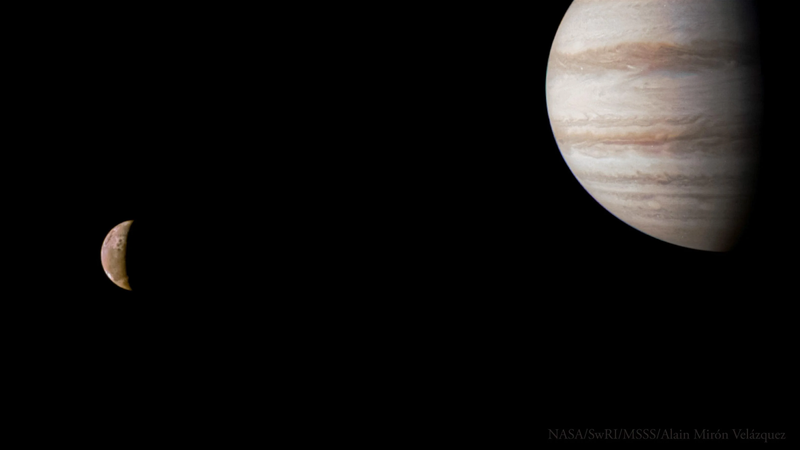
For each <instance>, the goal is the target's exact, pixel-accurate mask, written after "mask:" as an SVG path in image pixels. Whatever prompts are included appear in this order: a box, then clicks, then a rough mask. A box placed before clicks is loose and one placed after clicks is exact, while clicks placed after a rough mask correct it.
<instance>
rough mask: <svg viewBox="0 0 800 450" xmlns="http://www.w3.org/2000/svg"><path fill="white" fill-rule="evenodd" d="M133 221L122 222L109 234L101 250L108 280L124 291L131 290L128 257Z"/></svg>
mask: <svg viewBox="0 0 800 450" xmlns="http://www.w3.org/2000/svg"><path fill="white" fill-rule="evenodd" d="M132 223H133V221H132V220H128V221H126V222H122V223H121V224H119V225H117V226H115V227H114V228H112V229H111V231H109V232H108V234H107V235H106V239H105V240H104V241H103V248H102V249H101V250H100V261H101V262H102V263H103V270H105V272H106V275H107V276H108V278H109V279H110V280H111V281H113V282H114V284H116V285H117V286H119V287H121V288H122V289H126V290H129V291H130V290H131V285H130V283H129V282H128V268H127V263H126V255H127V253H128V232H129V231H130V229H131V224H132Z"/></svg>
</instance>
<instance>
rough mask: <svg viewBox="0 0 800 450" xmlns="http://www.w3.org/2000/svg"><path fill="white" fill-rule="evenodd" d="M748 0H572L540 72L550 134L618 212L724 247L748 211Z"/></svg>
mask: <svg viewBox="0 0 800 450" xmlns="http://www.w3.org/2000/svg"><path fill="white" fill-rule="evenodd" d="M751 8H752V4H751V2H750V1H749V0H575V1H574V2H573V4H572V6H571V7H570V8H569V10H568V11H567V14H566V15H565V17H564V19H563V21H562V23H561V26H560V27H559V29H558V33H557V34H556V37H555V40H554V42H553V46H552V50H551V53H550V61H549V63H548V69H547V106H548V111H549V114H550V122H551V125H552V128H553V134H554V135H555V138H556V141H557V142H558V145H559V148H560V149H561V153H562V155H563V156H564V159H565V161H566V162H567V164H568V165H569V167H570V169H571V170H572V172H573V174H575V176H576V177H577V178H578V180H579V181H580V182H581V184H582V185H583V186H584V188H586V190H587V191H588V192H589V193H590V194H591V195H592V196H593V197H594V198H595V199H596V200H597V201H598V202H600V204H602V205H603V206H604V207H605V208H606V209H608V210H609V211H610V212H611V213H613V214H614V215H615V216H617V217H618V218H620V219H621V220H623V221H624V222H626V223H628V224H629V225H631V226H633V227H635V228H637V229H639V230H641V231H643V232H645V233H647V234H649V235H651V236H653V237H656V238H659V239H661V240H664V241H666V242H670V243H673V244H677V245H682V246H685V247H690V248H695V249H702V250H713V251H725V250H728V249H730V248H731V247H732V246H733V245H734V244H735V243H736V242H737V240H738V237H739V235H740V233H741V231H742V226H743V223H744V222H745V219H746V215H747V213H748V211H749V206H750V203H751V199H752V195H753V183H754V175H755V168H756V163H757V156H758V151H757V147H758V142H759V135H758V133H759V127H760V119H761V88H760V86H761V82H760V77H759V73H760V72H759V71H760V65H759V59H758V52H757V50H756V49H757V44H758V42H757V30H756V26H757V24H756V23H755V19H754V16H753V11H752V10H751Z"/></svg>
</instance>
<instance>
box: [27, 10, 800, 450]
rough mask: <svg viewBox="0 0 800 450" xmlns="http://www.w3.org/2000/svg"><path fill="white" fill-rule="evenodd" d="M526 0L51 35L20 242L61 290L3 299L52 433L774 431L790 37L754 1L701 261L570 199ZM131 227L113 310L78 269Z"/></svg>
mask: <svg viewBox="0 0 800 450" xmlns="http://www.w3.org/2000/svg"><path fill="white" fill-rule="evenodd" d="M542 3H544V2H542ZM546 3H547V6H537V7H529V6H525V7H509V8H508V9H505V8H500V7H491V8H489V7H487V6H486V5H483V6H480V7H474V8H471V7H468V6H463V5H460V6H453V7H440V8H436V9H435V10H434V9H432V8H427V7H426V8H411V7H406V8H404V9H393V8H389V7H385V8H384V7H382V8H375V9H374V10H364V9H352V10H349V9H344V8H343V7H340V6H330V7H327V8H328V9H326V10H322V9H318V8H312V7H310V6H309V7H307V8H305V9H303V8H300V10H298V11H283V10H281V11H278V10H270V11H267V10H263V11H258V12H256V11H244V10H234V9H233V8H231V10H230V11H221V10H219V9H205V10H201V7H188V8H184V9H175V10H169V11H166V10H162V9H158V10H147V9H139V10H136V11H133V12H131V11H129V12H128V14H124V15H121V14H115V13H114V12H112V11H109V12H108V13H104V12H97V11H91V12H89V11H73V10H69V11H66V12H65V13H68V14H69V15H70V17H72V16H75V17H78V18H83V19H76V20H74V21H66V20H61V19H59V17H61V16H60V14H56V13H53V16H54V18H53V20H55V21H56V22H58V23H59V24H60V28H59V30H60V31H59V32H58V33H55V36H50V37H48V38H46V39H44V40H43V41H42V42H39V43H38V44H37V45H38V46H39V47H38V48H40V49H41V52H40V53H37V54H36V57H35V59H36V62H37V64H41V65H42V67H43V68H42V69H41V70H33V71H32V80H33V83H34V84H36V85H37V87H38V88H37V95H36V98H35V101H33V104H34V105H35V107H34V108H33V110H34V112H35V114H36V117H37V118H38V117H41V118H42V119H41V120H42V123H43V124H44V123H46V124H47V125H46V126H42V127H37V128H36V130H35V133H34V134H33V136H32V141H31V142H33V143H34V144H37V145H39V144H41V146H46V147H48V148H52V151H51V152H49V153H50V155H48V156H47V157H46V158H45V157H42V159H41V161H39V160H36V157H33V159H35V160H36V161H34V162H33V163H32V164H34V165H35V166H36V167H40V168H41V170H40V173H43V174H45V176H44V177H43V179H45V180H46V183H45V184H46V189H47V192H48V193H47V201H48V202H47V204H48V205H52V206H49V208H48V209H49V211H47V212H46V213H45V214H44V217H46V218H47V219H40V220H37V222H39V223H41V221H42V220H44V221H45V223H46V225H41V226H42V230H39V229H38V228H36V227H38V226H40V225H38V224H37V225H30V226H31V227H32V228H35V229H36V232H39V231H41V232H42V233H49V234H48V235H52V233H53V230H52V227H54V226H55V227H57V229H58V230H59V231H58V233H60V234H61V236H62V238H61V239H59V242H60V245H61V246H62V247H61V248H59V250H58V253H57V259H58V261H57V262H56V264H57V265H58V266H59V267H63V270H60V271H59V273H58V274H57V275H56V276H55V277H54V278H51V279H49V280H47V281H45V280H40V281H38V282H33V283H31V284H30V288H29V289H28V290H27V292H28V293H29V294H30V298H31V299H36V300H35V301H34V300H32V301H33V303H35V306H34V308H33V309H35V310H36V313H35V319H34V320H35V321H36V322H37V323H38V324H39V326H40V327H41V328H44V329H48V333H47V334H46V335H45V336H46V337H41V335H40V336H36V337H32V338H31V342H33V341H35V342H37V343H39V347H38V348H39V349H40V350H39V352H40V353H39V355H40V356H39V357H38V358H39V360H40V361H42V362H43V365H44V366H46V368H47V369H46V370H43V371H36V377H41V378H42V381H41V386H47V387H46V388H45V387H41V389H45V391H46V394H45V395H44V396H45V397H46V398H47V399H48V401H50V402H52V403H53V404H55V405H57V407H55V408H54V409H51V410H50V411H53V412H52V414H53V416H54V417H55V418H56V419H57V420H64V421H65V423H66V422H69V423H71V418H74V417H78V418H79V419H81V420H85V421H87V422H91V423H95V424H99V423H103V424H104V425H103V426H104V427H106V428H105V429H109V430H116V429H119V430H120V431H119V433H123V434H124V433H133V434H137V433H139V432H135V433H134V432H131V431H130V428H129V427H131V426H133V427H134V428H136V429H137V430H140V431H141V432H145V430H153V429H158V430H170V429H175V428H180V429H182V430H184V431H186V432H187V433H189V434H192V435H196V436H201V437H202V436H205V433H210V432H211V431H210V430H215V429H218V428H219V429H222V428H223V425H222V423H223V422H224V423H226V424H228V422H231V423H233V425H231V424H228V425H230V426H233V427H248V426H249V424H250V422H249V421H252V422H253V424H257V426H262V425H263V423H264V421H265V420H266V419H264V417H265V416H268V415H271V414H274V413H276V411H278V412H279V413H280V414H279V416H280V417H281V418H282V421H285V422H286V423H287V424H293V425H297V423H306V421H309V420H312V419H313V420H314V423H317V421H319V422H322V423H329V422H328V421H331V423H332V422H338V420H339V419H341V418H342V417H345V418H349V419H348V421H349V422H348V423H350V425H348V426H344V427H334V428H336V430H337V432H336V433H337V435H338V436H340V437H341V436H346V437H348V438H353V436H356V437H359V438H363V437H364V436H366V435H367V434H370V435H372V434H375V435H377V436H382V437H383V439H390V440H391V439H402V438H403V436H408V435H412V434H413V435H416V434H417V433H419V432H420V431H431V430H437V429H441V428H444V429H447V430H451V431H450V432H452V433H455V435H458V436H464V437H469V436H470V435H471V433H475V432H476V430H474V429H461V428H460V427H459V426H458V425H455V424H458V423H461V420H454V419H453V417H454V415H453V414H454V412H453V411H454V410H455V411H457V412H458V414H463V412H464V411H473V410H477V411H476V416H475V417H479V416H480V415H481V414H484V413H485V410H484V407H483V406H480V405H485V404H487V402H488V404H491V405H492V406H491V408H492V410H493V411H497V414H503V415H504V416H510V418H509V420H508V421H506V423H507V424H508V426H509V427H510V428H511V429H512V430H514V431H522V432H523V434H524V435H525V436H526V437H525V439H528V440H531V441H532V440H537V439H541V440H544V439H546V437H547V429H548V428H570V427H575V428H577V427H594V428H607V427H608V428H625V427H627V428H633V427H667V428H669V427H671V428H674V429H684V430H685V429H691V428H709V429H710V428H714V430H716V429H719V428H723V429H724V428H732V427H737V428H738V427H743V428H744V427H750V428H753V427H756V428H759V427H760V428H759V429H761V430H764V431H769V430H773V431H786V432H789V431H792V430H794V428H791V429H790V428H787V427H789V424H790V421H789V415H788V414H789V413H788V409H787V408H788V406H789V405H791V404H793V402H794V400H793V399H794V398H795V397H793V395H794V394H793V392H794V391H792V390H790V384H789V381H790V380H796V377H795V375H796V374H794V375H790V362H791V361H793V360H794V359H795V358H796V346H795V345H794V344H792V343H791V342H793V339H791V336H793V335H794V333H792V330H794V325H795V324H796V319H797V317H796V315H794V313H793V312H790V311H793V309H792V308H791V305H793V303H794V302H796V299H797V294H796V290H795V289H794V288H795V285H796V282H795V276H796V272H797V262H796V255H797V238H796V234H795V223H796V218H795V212H794V210H795V208H794V206H795V204H796V193H797V189H796V185H795V183H794V181H793V176H794V174H793V172H794V167H796V163H797V152H796V150H795V149H794V148H793V146H792V144H791V142H793V141H792V140H790V139H789V133H790V132H791V130H792V128H791V122H793V121H792V119H793V118H794V116H793V115H792V114H789V113H787V112H786V111H787V109H786V108H785V107H784V106H785V105H788V104H790V100H789V98H788V96H789V95H790V94H791V92H789V90H790V88H788V87H787V86H790V83H792V80H791V76H790V74H789V70H788V68H787V67H786V64H788V62H787V61H786V59H785V55H786V48H787V47H788V48H794V44H793V42H795V41H796V39H795V38H794V37H792V36H790V35H791V34H792V33H791V28H790V27H789V26H788V23H787V22H789V21H790V19H788V18H787V17H786V16H787V15H786V14H785V12H784V11H782V10H780V6H779V5H778V2H770V3H767V2H760V3H759V5H760V6H759V11H760V14H761V20H762V23H763V24H764V26H762V58H763V63H764V77H765V80H766V84H765V94H766V103H765V105H766V112H765V126H764V130H765V133H764V136H765V137H764V140H763V142H762V148H763V154H764V158H763V164H762V177H761V180H762V181H761V184H760V189H759V201H758V203H757V209H756V214H755V216H754V219H753V221H752V224H751V226H750V228H749V231H748V233H747V235H746V236H745V239H744V240H743V241H742V243H741V245H740V246H739V247H738V248H737V249H735V251H732V252H729V253H725V254H717V253H707V252H700V251H694V250H688V249H683V248H679V247H676V246H672V245H669V244H665V243H663V242H660V241H658V240H655V239H653V238H650V237H648V236H646V235H644V234H642V233H640V232H638V231H636V230H634V229H632V228H630V227H629V226H627V225H625V224H623V223H622V222H620V221H619V220H618V219H616V218H615V217H613V216H612V215H611V214H609V213H608V212H606V211H605V210H604V209H603V208H602V207H601V206H600V205H599V204H598V203H596V202H595V201H594V200H593V199H592V198H591V197H590V196H589V195H588V193H586V192H585V191H584V190H583V188H582V187H581V186H580V185H579V183H578V182H577V181H576V180H575V179H574V177H573V176H572V174H571V173H570V171H569V169H568V168H567V166H566V164H565V163H564V161H563V159H562V157H561V155H560V153H559V150H558V148H557V146H556V144H555V141H554V139H553V136H552V132H551V129H550V126H549V121H548V117H547V110H546V104H545V94H544V79H545V71H546V65H547V58H548V54H549V50H550V45H551V43H552V39H553V36H554V35H555V32H556V30H557V27H558V24H559V22H560V20H561V17H562V16H563V13H564V11H566V8H567V7H568V5H569V3H570V2H569V1H556V2H554V1H549V2H546ZM87 17H88V18H89V19H86V18H87ZM99 18H102V20H99ZM31 39H33V37H32V38H31ZM32 189H35V187H32ZM51 201H52V203H50V202H51ZM39 213H40V214H41V213H42V212H41V211H40V212H39ZM29 217H34V216H33V215H31V216H29ZM36 217H38V216H36ZM130 219H133V220H134V221H135V222H134V225H133V228H132V231H131V236H130V244H129V252H130V262H129V270H130V277H131V283H132V285H133V288H134V290H133V291H132V292H126V291H123V290H122V289H119V288H117V287H116V286H114V285H113V284H112V283H111V282H109V281H108V280H107V279H106V278H105V274H104V273H103V270H102V267H101V265H100V257H99V256H100V246H101V244H102V242H103V238H104V237H105V235H106V233H107V232H108V231H109V230H110V229H111V228H112V227H113V226H115V225H116V224H118V223H120V222H123V221H125V220H130ZM54 222H55V225H54ZM50 289H53V290H55V291H56V293H54V294H51V293H50V292H49V291H50ZM45 290H47V291H48V292H47V293H45ZM42 324H45V325H42ZM37 379H38V378H37ZM275 404H279V405H281V406H280V407H274V406H270V405H275ZM487 407H488V406H487ZM251 409H255V410H256V412H254V413H253V414H249V413H245V412H244V411H250V410H251ZM220 411H226V412H225V413H220ZM468 415H470V414H468ZM492 415H494V414H492ZM121 416H123V417H125V418H126V419H125V420H121V419H119V417H121ZM221 416H224V417H221ZM229 417H236V420H228V418H229ZM245 417H246V418H245ZM364 421H369V422H370V423H371V424H372V425H370V426H369V427H367V428H369V430H367V431H365V429H364V427H362V426H360V425H358V424H359V423H364ZM199 423H211V424H216V425H212V426H210V427H205V428H202V427H201V428H202V429H201V428H198V427H199V425H198V424H199ZM792 423H794V422H792ZM228 425H225V426H228ZM300 428H301V429H302V427H300ZM312 428H313V427H312ZM70 429H71V430H72V431H71V432H73V433H79V432H81V431H80V430H84V428H81V427H78V428H77V429H76V428H70ZM125 430H127V431H125ZM305 430H306V431H304V432H303V433H311V432H310V431H307V430H308V428H306V429H305ZM382 430H385V431H382ZM448 433H449V432H448ZM300 435H303V434H302V433H300ZM308 436H309V437H311V434H308ZM317 437H322V438H325V436H317ZM331 439H333V438H331Z"/></svg>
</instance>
